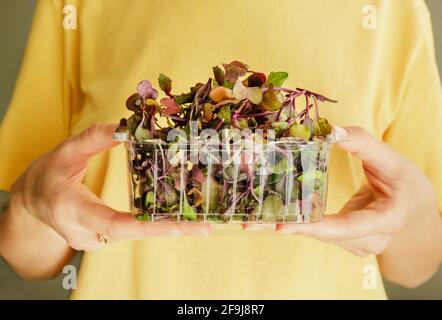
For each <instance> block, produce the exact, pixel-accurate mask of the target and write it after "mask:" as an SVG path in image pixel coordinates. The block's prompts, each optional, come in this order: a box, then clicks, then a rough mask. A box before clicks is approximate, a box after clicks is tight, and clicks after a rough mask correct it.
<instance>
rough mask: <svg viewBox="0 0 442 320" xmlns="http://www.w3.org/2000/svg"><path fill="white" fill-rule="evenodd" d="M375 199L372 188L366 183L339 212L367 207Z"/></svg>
mask: <svg viewBox="0 0 442 320" xmlns="http://www.w3.org/2000/svg"><path fill="white" fill-rule="evenodd" d="M374 200H375V197H374V195H373V192H372V189H371V187H370V186H369V185H368V184H366V185H364V186H363V187H362V188H361V189H359V191H358V192H357V193H355V194H354V195H353V196H352V197H351V198H350V200H348V201H347V202H346V203H345V204H344V206H343V207H342V209H341V210H340V211H339V214H342V213H347V212H351V211H355V210H360V209H362V208H365V207H366V206H367V205H368V204H370V203H372V202H373V201H374Z"/></svg>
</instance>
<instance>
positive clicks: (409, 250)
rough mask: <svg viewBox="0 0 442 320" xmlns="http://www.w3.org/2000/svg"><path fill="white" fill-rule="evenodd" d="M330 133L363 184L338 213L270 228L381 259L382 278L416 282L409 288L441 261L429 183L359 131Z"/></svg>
mask: <svg viewBox="0 0 442 320" xmlns="http://www.w3.org/2000/svg"><path fill="white" fill-rule="evenodd" d="M335 134H336V135H338V136H340V137H342V138H343V139H342V140H341V141H340V142H338V146H339V147H340V148H342V149H343V150H345V151H348V152H350V153H352V154H353V155H355V156H356V157H357V158H359V159H360V160H361V161H362V166H363V169H364V172H365V176H366V178H367V182H368V183H367V184H366V185H364V186H363V187H362V188H361V189H360V190H359V191H358V192H357V193H356V194H355V195H353V197H352V198H351V199H350V200H349V201H348V202H347V203H346V204H345V205H344V207H343V208H342V209H341V211H340V212H339V213H338V214H335V215H326V216H325V217H324V218H323V219H322V221H321V222H320V223H313V224H279V225H277V226H276V229H277V230H279V231H280V232H283V233H289V234H291V233H292V234H298V235H303V236H308V237H313V238H316V239H319V240H323V241H326V242H330V243H334V244H336V245H338V246H340V247H342V248H344V249H346V250H348V251H350V252H352V253H354V254H356V255H358V256H367V255H370V254H375V255H381V260H380V262H381V271H382V272H383V274H384V273H385V274H387V275H388V276H389V277H390V278H392V279H393V280H394V281H396V282H400V283H401V282H402V283H405V282H406V281H409V280H407V279H408V278H413V279H416V280H413V279H412V280H411V282H410V283H411V284H410V285H409V286H414V285H415V284H417V283H419V282H420V280H422V279H424V278H427V277H428V276H429V275H430V274H431V273H432V272H434V270H436V269H437V267H438V265H439V263H440V261H441V256H442V254H441V248H442V245H441V243H442V242H441V240H442V239H441V237H442V231H441V230H442V228H441V219H440V216H439V212H438V205H437V200H436V195H435V191H434V189H433V187H432V184H431V183H430V181H429V180H428V178H427V177H426V176H425V175H424V174H423V173H422V172H421V171H420V170H419V169H418V167H417V166H416V165H414V164H413V163H412V162H410V161H408V160H407V159H406V158H404V157H403V156H401V155H400V154H398V153H397V152H395V151H394V150H393V149H392V148H390V147H389V146H388V145H387V144H385V143H383V142H380V141H378V140H376V139H375V138H374V137H373V136H371V135H370V134H369V133H367V132H366V131H365V130H363V129H362V128H360V127H348V128H346V129H343V128H335ZM402 259H403V260H402ZM407 259H408V260H412V261H406V260H407ZM414 259H416V260H414ZM393 264H395V266H393ZM407 265H409V266H410V268H408V269H407ZM383 268H384V270H382V269H383ZM400 268H402V269H400ZM404 268H405V269H407V270H406V271H405V272H404V277H402V278H404V279H400V278H401V276H399V275H400V274H401V272H402V271H403V270H404ZM419 268H420V269H422V270H419ZM424 269H425V270H424ZM420 271H422V272H420ZM405 278H407V279H405ZM405 285H407V284H406V283H405Z"/></svg>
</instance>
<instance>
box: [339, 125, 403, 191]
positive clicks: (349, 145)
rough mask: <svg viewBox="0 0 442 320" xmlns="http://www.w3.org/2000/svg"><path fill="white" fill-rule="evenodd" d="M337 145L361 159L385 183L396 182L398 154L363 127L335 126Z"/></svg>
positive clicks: (367, 168)
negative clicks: (337, 137)
mask: <svg viewBox="0 0 442 320" xmlns="http://www.w3.org/2000/svg"><path fill="white" fill-rule="evenodd" d="M333 131H334V135H335V136H339V139H337V145H338V146H339V147H340V148H341V149H343V150H345V151H348V152H350V153H352V154H353V155H354V156H356V157H357V158H358V159H360V160H361V161H362V163H363V165H364V168H365V169H366V170H367V171H368V172H370V173H372V174H374V175H375V176H376V177H377V178H380V179H381V180H382V181H383V182H384V183H386V184H390V183H392V182H394V180H395V179H393V177H395V176H396V175H397V173H398V162H399V161H398V154H397V153H396V152H395V151H394V150H393V149H392V148H391V147H389V146H388V145H387V144H385V143H383V142H381V141H379V140H377V139H375V138H374V137H373V136H372V135H371V134H370V133H369V132H367V131H366V130H364V129H363V128H361V127H346V128H340V127H336V126H335V127H334V128H333Z"/></svg>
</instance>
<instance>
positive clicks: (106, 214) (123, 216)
mask: <svg viewBox="0 0 442 320" xmlns="http://www.w3.org/2000/svg"><path fill="white" fill-rule="evenodd" d="M84 208H85V210H87V211H88V212H91V214H89V215H83V218H82V219H84V220H83V221H80V223H81V224H84V225H87V226H88V228H89V229H91V230H92V231H93V232H95V231H96V233H103V234H105V235H106V236H107V237H109V239H111V240H112V241H119V240H139V239H143V238H145V237H149V236H167V235H170V236H184V235H202V236H208V235H209V234H210V232H211V231H212V228H211V225H210V224H207V223H168V222H143V221H138V220H135V219H134V218H133V217H132V215H131V214H130V213H122V212H119V211H116V210H114V209H112V208H110V207H108V206H106V205H105V204H104V203H102V202H101V201H93V202H89V203H87V204H85V205H84ZM92 213H93V214H92Z"/></svg>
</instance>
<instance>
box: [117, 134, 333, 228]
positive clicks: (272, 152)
mask: <svg viewBox="0 0 442 320" xmlns="http://www.w3.org/2000/svg"><path fill="white" fill-rule="evenodd" d="M125 144H126V148H127V159H128V173H129V199H130V208H131V212H132V213H133V216H134V218H136V219H137V220H141V221H147V222H187V223H188V222H213V223H244V222H247V223H309V222H316V221H319V220H320V219H321V217H322V215H323V213H324V211H325V208H326V202H327V180H328V164H329V158H330V151H331V147H332V142H331V139H330V138H329V137H328V138H327V139H326V140H325V141H310V142H300V141H296V140H282V141H276V142H270V143H265V144H260V143H249V142H247V141H240V142H238V143H235V144H232V143H231V144H228V145H221V146H220V144H210V143H209V144H207V143H205V144H202V143H197V144H191V145H189V144H185V143H178V142H175V143H164V142H162V141H160V140H145V141H143V142H139V141H136V140H129V141H126V143H125Z"/></svg>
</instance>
